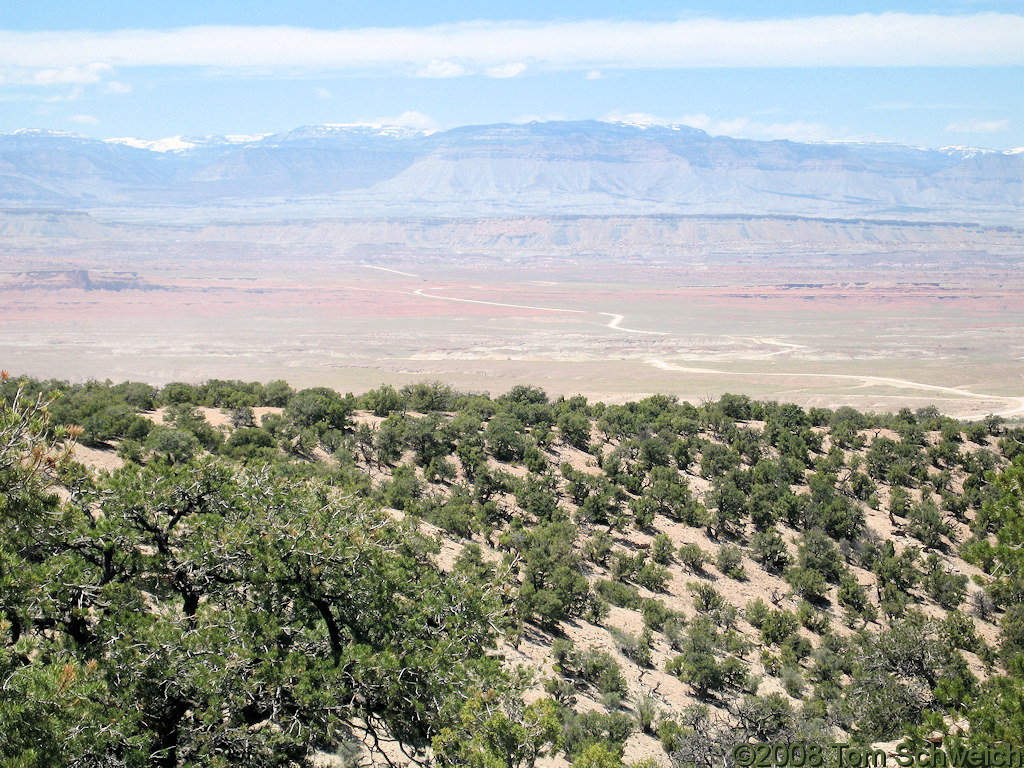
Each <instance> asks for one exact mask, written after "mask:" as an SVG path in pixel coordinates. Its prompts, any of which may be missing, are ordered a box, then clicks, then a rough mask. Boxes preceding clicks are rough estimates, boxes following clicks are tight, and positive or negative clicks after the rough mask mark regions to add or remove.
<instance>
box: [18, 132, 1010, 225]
mask: <svg viewBox="0 0 1024 768" xmlns="http://www.w3.org/2000/svg"><path fill="white" fill-rule="evenodd" d="M168 147H173V148H171V149H168ZM1022 202H1024V156H1022V155H1021V154H1020V153H1017V152H990V151H985V150H976V149H961V148H950V149H945V150H925V149H916V148H911V147H904V146H898V145H882V144H799V143H794V142H788V141H771V142H761V141H749V140H738V139H731V138H728V137H722V136H709V135H708V134H706V133H704V132H703V131H699V130H696V129H693V128H688V127H685V126H673V127H660V126H646V127H644V126H636V125H627V124H611V123H599V122H594V121H585V122H553V123H530V124H527V125H493V126H468V127H463V128H457V129H454V130H450V131H445V132H441V133H426V132H417V131H395V130H387V129H383V130H382V129H376V128H367V127H351V126H347V127H346V126H342V127H331V126H321V127H315V128H307V129H297V130H295V131H291V132H288V133H284V134H277V135H272V136H265V137H254V138H249V139H241V140H240V139H220V138H211V137H206V138H203V139H194V140H186V139H180V140H176V141H175V142H173V144H166V145H164V144H161V143H160V142H139V141H134V140H111V141H98V140H90V139H84V138H81V137H77V136H73V135H68V134H56V133H46V132H20V133H15V134H6V135H2V136H0V205H6V206H12V207H25V206H42V207H55V206H56V207H61V208H87V209H95V210H104V209H111V210H115V211H120V212H121V213H124V211H125V210H132V211H135V214H134V215H140V214H139V211H140V210H142V211H145V210H150V211H151V212H152V215H153V217H154V218H165V217H167V216H172V217H182V216H186V217H188V216H190V217H193V218H195V217H199V218H206V219H224V218H233V217H234V215H243V216H245V217H246V218H253V217H259V218H267V217H273V218H296V217H298V218H306V217H311V216H315V217H331V216H343V217H349V216H472V217H479V216H502V215H539V214H548V215H550V214H568V215H580V214H589V215H593V214H601V215H615V214H619V215H621V214H630V215H655V214H686V215H694V214H738V213H742V214H745V215H755V216H757V215H769V216H777V215H796V216H814V217H830V216H838V217H842V218H849V217H859V216H866V217H870V218H889V219H899V220H911V221H971V222H986V223H999V224H1013V223H1018V222H1019V221H1020V220H1021V219H1020V209H1021V203H1022ZM184 211H188V212H189V213H188V214H185V213H183V212H184ZM200 211H205V213H199V212H200ZM233 214H234V215H233Z"/></svg>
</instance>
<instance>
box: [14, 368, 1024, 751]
mask: <svg viewBox="0 0 1024 768" xmlns="http://www.w3.org/2000/svg"><path fill="white" fill-rule="evenodd" d="M0 395H2V396H0V403H2V405H0V681H2V683H0V726H2V727H0V764H2V765H4V766H60V765H68V766H72V765H74V766H86V765H97V766H98V765H103V766H114V765H123V766H150V765H152V766H179V765H180V766H184V765H196V766H199V765H210V766H228V765H247V766H288V765H303V764H311V762H313V761H317V762H319V763H321V764H336V765H357V764H380V765H386V764H389V763H390V764H395V765H399V764H410V763H412V762H414V761H415V762H419V763H422V764H436V765H451V766H464V765H469V766H488V768H491V767H494V768H497V767H498V766H508V767H509V768H512V767H513V766H515V767H520V766H532V765H535V764H536V765H572V766H579V767H582V766H618V765H621V764H633V765H640V764H643V765H662V766H673V768H674V767H675V766H691V765H692V766H698V767H703V766H711V765H714V764H721V757H722V756H723V755H725V754H728V753H729V750H730V749H731V747H732V745H734V744H736V743H739V742H741V741H747V742H759V741H769V742H785V743H794V742H817V743H821V744H828V743H833V742H850V743H853V744H861V745H869V744H875V745H884V744H886V743H890V744H891V743H892V742H895V741H899V740H903V739H906V740H909V741H911V742H916V743H918V744H922V743H924V740H925V739H927V738H938V737H940V736H941V737H943V738H944V739H945V743H946V744H975V745H983V746H989V745H993V744H997V743H1004V744H1010V745H1013V746H1017V747H1019V746H1021V744H1020V734H1021V733H1024V682H1022V677H1021V673H1022V671H1024V575H1022V570H1021V565H1022V562H1024V554H1022V550H1021V544H1022V541H1024V521H1022V515H1021V511H1022V510H1021V503H1022V499H1024V428H1021V427H1019V426H1012V425H1008V424H1006V423H1004V422H1003V421H1002V420H1001V419H999V418H995V417H992V418H989V419H986V420H984V421H981V422H976V423H966V424H965V423H958V422H956V421H953V420H951V419H949V418H946V417H943V416H941V415H940V414H939V413H938V412H937V411H936V410H934V409H930V408H926V409H922V410H919V411H916V412H911V411H909V410H903V411H900V412H899V413H896V414H864V413H859V412H857V411H854V410H852V409H849V408H840V409H838V410H835V411H832V410H825V409H811V410H810V411H805V410H803V409H801V408H799V407H797V406H794V405H789V404H779V403H761V402H755V401H751V400H750V399H748V398H746V397H743V396H736V395H726V396H724V397H722V398H721V399H720V400H718V401H715V402H706V403H701V404H698V405H692V404H689V403H680V402H677V401H675V400H674V399H673V398H671V397H665V396H656V397H651V398H647V399H646V400H643V401H640V402H635V403H628V404H625V405H606V404H604V403H590V402H587V401H586V399H584V398H582V397H574V398H558V399H554V400H553V399H551V398H549V397H548V396H547V395H546V394H545V393H544V392H543V391H541V390H540V389H537V388H535V387H530V386H516V387H514V388H513V389H512V390H511V391H509V392H508V393H506V394H503V395H501V396H499V397H493V398H492V397H490V396H487V395H481V394H463V393H458V392H455V391H453V390H452V389H451V388H449V387H448V386H446V385H444V384H440V383H422V384H416V385H410V386H407V387H404V388H402V389H401V390H396V389H394V388H392V387H390V386H382V387H380V388H379V389H376V390H373V391H370V392H367V393H365V394H363V395H360V396H353V395H351V394H348V395H341V394H339V393H337V392H334V391H333V390H330V389H326V388H312V389H306V390H300V391H295V390H293V389H292V388H291V387H289V386H288V385H287V384H286V383H284V382H280V381H279V382H270V383H267V384H260V383H246V382H237V381H209V382H206V383H204V384H201V385H194V384H185V383H174V384H168V385H167V386H165V387H162V388H159V389H158V388H154V387H151V386H149V385H145V384H139V383H132V382H126V383H122V384H117V385H114V384H111V383H109V382H108V383H98V382H91V383H87V384H78V385H72V384H68V383H66V382H58V381H48V382H41V381H31V380H15V379H12V378H10V377H7V376H6V375H5V377H4V381H3V383H2V385H0ZM63 425H67V426H63Z"/></svg>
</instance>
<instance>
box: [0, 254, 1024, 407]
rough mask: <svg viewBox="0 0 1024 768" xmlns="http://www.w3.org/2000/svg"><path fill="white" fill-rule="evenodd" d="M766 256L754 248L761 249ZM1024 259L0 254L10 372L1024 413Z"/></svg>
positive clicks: (0, 342) (2, 346)
mask: <svg viewBox="0 0 1024 768" xmlns="http://www.w3.org/2000/svg"><path fill="white" fill-rule="evenodd" d="M750 250H751V251H755V250H756V249H753V248H752V249H750ZM1022 264H1024V258H1022V257H1021V256H1020V255H1019V254H1018V255H1015V256H1005V255H991V254H989V253H978V252H970V251H968V250H965V249H964V248H957V249H952V250H949V249H945V250H944V249H941V248H938V247H931V248H922V247H917V248H907V249H904V250H902V251H898V250H894V251H891V252H886V251H885V250H884V249H880V248H878V247H873V248H871V249H868V250H867V252H863V251H860V250H858V249H857V248H852V247H846V248H843V249H837V252H827V251H823V250H820V249H818V250H814V251H805V252H801V251H800V250H799V249H789V250H788V251H786V252H775V253H757V252H742V251H740V250H738V249H723V250H721V251H720V252H717V253H716V252H714V251H712V250H704V251H695V252H689V253H685V254H678V255H675V256H672V255H665V254H660V255H657V256H647V257H645V256H639V255H627V256H623V255H621V254H617V255H607V254H606V255H600V254H598V255H593V254H587V255H582V254H565V253H556V254H553V255H552V254H545V255H542V256H538V255H535V254H534V255H532V256H531V255H530V254H514V253H513V254H511V255H510V254H509V253H508V252H507V251H506V252H503V253H486V252H473V253H459V252H456V251H454V250H452V251H447V252H446V251H444V250H441V249H436V248H434V249H429V250H428V249H421V250H416V249H411V248H403V247H395V248H393V249H389V248H387V247H377V248H374V249H371V250H370V251H369V252H367V251H366V250H359V249H348V250H346V249H342V248H335V249H332V248H325V247H311V246H294V245H287V244H282V245H275V244H266V243H262V244H235V245H225V244H204V243H186V244H153V243H150V244H132V243H127V244H126V243H118V244H105V245H103V246H99V245H96V244H88V245H83V244H75V243H72V244H67V243H65V244H58V245H56V246H52V247H43V246H41V245H34V246H32V247H24V246H22V247H7V248H4V249H3V250H2V251H0V308H2V313H0V333H2V338H0V364H2V366H3V367H4V368H6V369H8V370H10V371H12V372H14V373H18V374H27V375H33V376H40V377H57V378H66V379H71V380H83V379H88V378H98V379H106V378H110V379H112V380H115V381H118V380H122V379H135V380H144V381H150V382H153V383H165V382H167V381H171V380H189V381H197V380H203V379H207V378H242V379H260V380H269V379H275V378H284V379H287V380H288V381H290V382H291V383H292V384H293V385H296V386H311V385H326V386H332V387H335V388H337V389H339V390H341V391H353V392H359V391H364V390H366V389H369V388H371V387H375V386H378V385H379V384H381V383H383V382H390V383H394V384H404V383H407V382H410V381H416V380H423V379H441V380H444V381H447V382H450V383H451V384H452V385H453V386H456V387H457V388H460V389H464V390H471V391H489V392H491V393H492V394H497V393H499V392H502V391H505V390H507V389H508V388H510V387H511V386H513V385H514V384H517V383H532V384H536V385H539V386H542V387H544V388H545V389H547V390H548V392H549V393H550V394H554V395H557V394H566V395H571V394H576V393H581V394H585V395H587V396H589V397H593V398H598V399H604V400H606V401H623V400H626V399H632V398H636V397H643V396H646V395H648V394H652V393H654V392H664V393H668V394H674V395H677V396H679V397H680V398H681V399H688V400H691V401H694V400H701V399H705V398H712V397H717V396H719V395H720V394H721V393H723V392H726V391H731V392H743V393H746V394H749V395H751V396H754V397H764V398H771V399H779V400H788V401H793V402H798V403H800V404H801V405H805V406H809V405H826V406H831V407H836V406H839V405H844V404H848V405H853V406H855V407H859V408H864V409H866V410H889V409H892V408H898V407H903V406H905V405H906V406H910V407H919V406H921V405H925V404H934V405H936V406H938V407H939V408H940V410H943V411H944V412H946V413H950V414H951V415H954V416H962V417H978V416H984V415H985V414H987V413H1003V414H1005V415H1006V416H1007V417H1014V416H1016V415H1017V414H1019V413H1021V412H1024V400H1020V398H1021V397H1022V396H1024V375H1022V372H1024V269H1022Z"/></svg>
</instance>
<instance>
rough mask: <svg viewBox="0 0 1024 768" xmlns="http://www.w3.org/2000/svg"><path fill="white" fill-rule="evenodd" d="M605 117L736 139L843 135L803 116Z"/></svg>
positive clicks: (619, 114)
mask: <svg viewBox="0 0 1024 768" xmlns="http://www.w3.org/2000/svg"><path fill="white" fill-rule="evenodd" d="M604 119H605V120H609V121H611V122H619V123H634V124H636V125H688V126H690V127H691V128H699V129H700V130H702V131H706V132H707V133H709V134H711V135H712V136H731V137H733V138H736V139H759V140H772V139H788V140H790V141H801V142H807V141H835V140H837V139H839V138H841V137H840V136H837V135H836V131H834V130H831V129H829V128H828V127H827V126H824V125H820V124H817V123H805V122H802V121H799V120H797V121H794V122H790V123H766V122H761V121H758V120H752V119H750V118H749V117H733V118H727V119H716V118H712V117H710V116H708V115H706V114H704V113H698V114H693V115H683V116H681V117H678V118H664V117H660V116H658V115H652V114H649V113H646V112H611V113H609V114H607V115H605V117H604Z"/></svg>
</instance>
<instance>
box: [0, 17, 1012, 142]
mask: <svg viewBox="0 0 1024 768" xmlns="http://www.w3.org/2000/svg"><path fill="white" fill-rule="evenodd" d="M1021 39H1024V15H1022V14H1021V13H1020V11H1019V5H1018V4H1016V3H1009V2H1000V1H999V0H978V1H977V2H974V1H966V0H961V1H960V2H933V3H923V2H913V1H910V0H905V1H904V2H888V3H878V2H872V1H871V0H860V1H859V2H855V3H848V4H845V5H844V7H843V12H842V13H841V14H840V13H832V14H831V15H820V11H819V9H818V6H817V5H816V4H813V3H810V2H796V3H786V4H785V5H782V4H777V3H769V2H761V3H742V4H741V3H728V2H726V3H714V4H712V3H710V2H706V0H696V1H695V2H690V3H688V4H686V5H678V6H676V7H673V8H669V9H666V8H665V6H664V4H660V3H653V2H641V3H637V4H633V5H632V6H631V7H630V9H629V10H628V11H627V10H625V9H624V8H623V7H621V6H620V5H619V4H612V3H607V2H589V3H586V4H584V3H581V2H569V3H563V4H560V5H559V7H558V9H557V13H554V12H552V9H551V7H550V5H548V4H541V3H539V2H525V3H517V4H516V5H515V6H511V5H507V4H502V3H484V4H475V5H474V6H473V9H472V12H471V13H467V12H466V11H465V9H464V8H463V7H460V5H459V4H456V3H451V2H448V3H444V2H442V3H434V4H431V5H430V6H429V7H426V6H420V5H419V4H415V3H409V2H400V3H391V4H388V5H385V6H381V5H362V6H357V5H356V4H352V3H341V4H337V3H326V2H319V1H318V0H309V1H308V2H299V3H295V4H290V5H288V6H281V7H271V6H267V5H260V6H257V7H253V6H252V5H251V4H243V3H240V2H225V3H218V4H215V5H214V4H207V3H198V2H195V1H194V0H182V1H181V2H176V3H169V2H163V3H152V4H146V5H145V6H135V5H133V4H130V3H125V2H100V3H93V4H89V7H88V8H84V7H81V4H79V3H73V2H69V1H68V0H61V1H59V2H51V3H48V4H47V5H46V8H45V10H44V11H41V10H40V9H39V8H38V7H29V6H24V7H13V6H11V7H7V8H5V9H4V10H3V11H2V12H0V100H2V101H3V102H4V109H3V110H2V112H0V131H3V132H10V131H14V130H17V129H22V128H29V129H52V130H70V131H75V132H77V133H80V134H82V135H84V136H87V137H92V138H114V137H128V136H131V137H136V138H140V139H150V140H153V139H161V138H166V137H169V136H178V135H186V136H197V135H199V136H201V135H210V134H213V135H225V134H227V135H230V134H263V133H275V132H281V131H286V130H289V129H292V128H295V127H296V126H300V125H318V124H339V123H341V124H345V123H380V124H393V125H404V126H408V127H413V128H429V129H437V130H444V129H448V128H453V127H457V126H462V125H485V124H493V123H504V122H527V121H530V120H542V121H546V120H586V119H597V120H605V121H627V122H641V123H654V124H683V125H690V126H693V127H696V128H700V129H702V130H705V131H707V132H708V133H710V134H712V135H728V136H732V137H736V138H752V139H791V140H795V141H836V140H862V141H891V142H897V143H902V144H908V145H912V146H923V147H943V146H950V145H965V146H976V147H982V148H987V149H995V150H1008V149H1013V148H1017V147H1021V146H1024V99H1022V97H1021V95H1020V89H1019V87H1017V84H1018V83H1019V81H1020V75H1021V68H1022V66H1024V47H1022V46H1020V44H1019V43H1020V40H1021Z"/></svg>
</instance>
